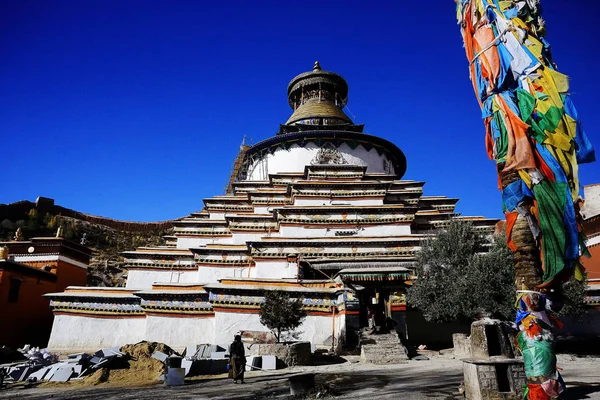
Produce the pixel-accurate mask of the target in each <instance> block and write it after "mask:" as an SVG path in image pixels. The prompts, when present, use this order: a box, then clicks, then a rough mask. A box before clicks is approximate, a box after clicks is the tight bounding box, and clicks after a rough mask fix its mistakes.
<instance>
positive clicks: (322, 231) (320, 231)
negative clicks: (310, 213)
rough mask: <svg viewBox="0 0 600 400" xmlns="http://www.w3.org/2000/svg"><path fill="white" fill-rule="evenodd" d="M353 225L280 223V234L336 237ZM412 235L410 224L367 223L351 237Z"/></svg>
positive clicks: (283, 235)
mask: <svg viewBox="0 0 600 400" xmlns="http://www.w3.org/2000/svg"><path fill="white" fill-rule="evenodd" d="M353 228H354V227H353V226H348V228H331V229H329V230H327V227H326V226H324V227H319V228H308V227H304V226H297V225H283V224H282V225H280V227H279V234H280V235H281V237H286V238H287V237H335V236H336V235H335V233H336V232H337V231H349V230H353ZM403 235H410V225H375V226H374V225H365V226H363V227H362V229H361V230H359V231H358V232H357V234H356V235H353V236H351V237H387V236H403Z"/></svg>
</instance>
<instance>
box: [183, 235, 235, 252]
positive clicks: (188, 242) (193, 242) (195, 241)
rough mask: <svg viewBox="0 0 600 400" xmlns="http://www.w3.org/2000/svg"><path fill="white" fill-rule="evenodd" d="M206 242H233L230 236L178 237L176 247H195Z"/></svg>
mask: <svg viewBox="0 0 600 400" xmlns="http://www.w3.org/2000/svg"><path fill="white" fill-rule="evenodd" d="M207 244H234V241H233V237H232V236H215V237H190V238H186V237H178V238H177V248H178V249H195V248H198V247H202V246H205V245H207Z"/></svg>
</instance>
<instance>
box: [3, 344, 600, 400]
mask: <svg viewBox="0 0 600 400" xmlns="http://www.w3.org/2000/svg"><path fill="white" fill-rule="evenodd" d="M347 359H348V360H349V361H348V362H345V363H342V364H335V365H321V366H315V367H297V368H289V369H285V370H280V371H273V372H270V373H268V372H262V371H255V372H248V373H247V374H246V376H247V378H246V381H247V383H246V384H245V385H240V384H238V385H235V384H233V383H232V382H231V381H230V380H229V379H227V378H226V377H225V375H219V376H211V377H203V378H193V379H188V381H187V382H186V385H185V386H180V387H165V386H163V385H160V384H158V385H154V386H147V387H112V386H110V385H109V384H103V385H98V386H94V387H75V386H74V385H70V384H68V383H67V384H64V385H61V386H59V387H51V388H49V387H46V388H43V387H37V388H30V389H10V390H4V391H0V399H17V398H18V399H22V398H27V399H48V398H53V399H86V400H96V399H98V400H100V399H102V400H108V399H115V400H128V399H165V398H177V399H196V400H200V399H211V400H219V399H223V400H225V399H227V400H232V399H236V400H237V399H239V400H241V399H278V398H279V399H283V398H287V397H288V396H289V384H288V378H289V376H290V375H293V374H296V373H300V372H314V373H316V374H317V375H316V382H317V386H318V387H319V388H321V389H323V388H329V392H328V393H333V394H334V395H335V397H333V396H331V397H330V396H329V394H328V395H326V396H325V398H340V399H368V398H373V399H398V398H402V399H453V398H455V397H456V396H457V392H458V386H459V384H460V383H461V382H462V363H461V362H460V360H456V359H454V358H453V357H452V356H450V355H445V356H434V357H431V359H430V360H423V361H412V360H411V361H408V362H407V363H405V364H394V365H369V364H360V363H358V362H356V361H357V358H356V357H347ZM558 364H559V367H561V368H563V370H564V371H563V376H564V377H565V381H566V382H567V385H568V386H569V388H570V389H569V391H568V392H567V393H566V394H565V396H564V398H565V399H600V358H588V357H583V358H582V357H575V356H569V355H560V356H559V363H558Z"/></svg>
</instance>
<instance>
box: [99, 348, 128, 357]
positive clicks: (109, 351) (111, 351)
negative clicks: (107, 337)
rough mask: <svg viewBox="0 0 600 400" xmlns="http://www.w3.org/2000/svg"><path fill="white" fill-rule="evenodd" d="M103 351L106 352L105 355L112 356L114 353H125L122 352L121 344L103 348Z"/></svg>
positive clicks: (119, 354) (120, 354) (117, 354)
mask: <svg viewBox="0 0 600 400" xmlns="http://www.w3.org/2000/svg"><path fill="white" fill-rule="evenodd" d="M102 353H104V357H107V356H112V355H116V356H122V355H123V353H121V347H120V346H114V347H107V348H106V349H102Z"/></svg>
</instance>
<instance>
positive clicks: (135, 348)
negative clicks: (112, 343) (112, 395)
mask: <svg viewBox="0 0 600 400" xmlns="http://www.w3.org/2000/svg"><path fill="white" fill-rule="evenodd" d="M155 351H160V352H163V353H165V354H167V355H169V356H170V355H171V354H174V353H176V352H175V350H173V349H172V348H170V347H169V346H167V345H166V344H164V343H157V342H140V343H136V344H127V345H125V346H123V347H121V353H125V354H127V357H125V358H124V359H123V362H118V360H115V361H113V362H112V363H111V364H110V365H108V366H107V367H106V368H102V369H100V370H98V371H96V372H94V373H93V374H92V375H89V376H86V377H85V378H84V379H83V381H82V384H83V385H85V386H93V385H98V384H101V383H108V384H115V385H118V386H129V385H140V384H142V385H143V384H151V383H156V382H158V381H157V379H158V378H159V377H160V376H161V375H162V374H163V373H164V372H165V367H164V364H163V363H162V362H160V361H159V360H156V359H154V358H152V354H154V352H155Z"/></svg>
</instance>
